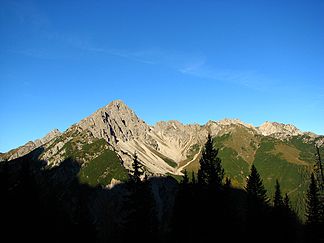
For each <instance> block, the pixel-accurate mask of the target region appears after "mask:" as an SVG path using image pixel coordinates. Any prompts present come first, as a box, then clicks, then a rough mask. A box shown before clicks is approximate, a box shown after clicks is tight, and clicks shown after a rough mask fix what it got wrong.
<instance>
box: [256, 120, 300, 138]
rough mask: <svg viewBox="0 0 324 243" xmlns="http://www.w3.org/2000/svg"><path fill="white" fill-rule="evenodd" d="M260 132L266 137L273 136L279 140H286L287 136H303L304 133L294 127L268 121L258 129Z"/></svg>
mask: <svg viewBox="0 0 324 243" xmlns="http://www.w3.org/2000/svg"><path fill="white" fill-rule="evenodd" d="M258 131H259V132H260V133H261V134H262V135H264V136H271V135H272V136H276V137H278V138H285V137H287V136H297V135H302V134H303V132H302V131H300V130H299V129H298V128H297V127H295V126H294V125H291V124H283V123H279V122H269V121H266V122H265V123H263V124H262V125H261V126H260V127H258Z"/></svg>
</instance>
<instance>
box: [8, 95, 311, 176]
mask: <svg viewBox="0 0 324 243" xmlns="http://www.w3.org/2000/svg"><path fill="white" fill-rule="evenodd" d="M239 130H241V131H245V132H243V133H244V134H246V135H245V136H248V137H252V136H260V135H261V136H272V137H274V138H276V139H281V140H284V139H289V138H290V137H292V136H299V135H304V134H305V135H307V134H308V133H303V132H301V131H300V130H299V129H297V128H296V127H295V126H293V125H290V124H282V123H278V122H269V121H267V122H265V123H264V124H262V125H261V126H260V127H254V126H252V125H250V124H247V123H244V122H242V121H241V120H239V119H229V118H225V119H223V120H220V121H212V120H210V121H208V122H207V123H206V124H205V125H199V124H183V123H181V122H179V121H176V120H170V121H160V122H157V123H156V124H155V125H154V126H150V125H148V124H147V123H145V122H144V121H143V120H141V119H140V118H139V117H138V116H137V115H136V113H135V112H134V111H133V110H132V109H131V108H129V107H128V106H127V105H126V104H125V103H124V102H123V101H122V100H114V101H112V102H110V103H109V104H107V105H106V106H104V107H102V108H99V109H98V110H97V111H95V112H94V113H93V114H91V115H89V116H88V117H86V118H84V119H82V120H81V121H80V122H78V123H77V124H74V125H73V126H71V127H70V128H69V129H67V130H66V131H65V132H64V133H63V134H61V132H59V131H58V130H54V131H52V132H50V133H49V134H48V135H46V136H45V137H44V138H42V139H39V140H36V141H34V142H29V143H27V144H26V145H24V146H22V147H20V148H18V149H16V150H14V151H13V152H12V153H10V156H9V157H8V155H6V156H7V157H8V158H9V159H14V158H17V157H20V156H23V155H25V154H27V153H29V152H30V151H32V150H33V149H35V148H37V147H40V146H43V145H45V144H48V145H46V146H45V152H44V154H43V155H42V159H44V160H48V161H50V163H53V164H57V163H60V161H61V160H62V158H64V156H66V154H67V153H68V152H67V151H68V150H67V149H68V148H69V146H67V145H66V144H67V143H71V141H73V143H74V144H75V148H74V147H73V149H77V150H82V146H81V143H80V142H78V141H79V140H80V139H82V144H85V143H86V144H91V143H93V141H95V140H98V139H99V140H104V141H105V142H106V145H107V146H108V147H109V148H110V149H112V150H114V151H115V152H116V153H118V155H119V156H120V158H121V159H122V160H123V162H124V166H125V167H126V168H130V165H131V162H132V158H133V155H134V153H135V152H136V153H137V155H138V158H139V160H140V161H141V162H142V163H143V164H144V165H145V167H146V168H147V169H148V170H149V171H150V172H152V173H156V174H166V173H172V174H181V169H182V168H183V167H184V166H186V165H188V164H190V163H191V162H192V161H194V160H195V159H197V156H198V155H199V153H200V151H201V148H202V145H203V144H204V142H205V141H206V138H207V135H208V133H209V134H211V135H212V136H214V137H217V136H223V135H225V134H235V133H237V131H239ZM241 133H242V132H241ZM243 133H242V134H243ZM309 137H311V138H310V139H315V138H316V135H313V136H309ZM56 138H59V139H56ZM240 139H241V138H240ZM49 142H50V143H49ZM242 156H243V157H244V156H245V157H246V158H247V156H248V154H246V152H244V151H243V152H242ZM2 157H3V156H2ZM245 157H244V158H245ZM251 158H252V157H251ZM248 160H249V159H248Z"/></svg>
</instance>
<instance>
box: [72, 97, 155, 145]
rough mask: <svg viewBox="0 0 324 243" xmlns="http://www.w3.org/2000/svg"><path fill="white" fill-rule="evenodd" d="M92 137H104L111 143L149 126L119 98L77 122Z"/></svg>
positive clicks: (139, 133)
mask: <svg viewBox="0 0 324 243" xmlns="http://www.w3.org/2000/svg"><path fill="white" fill-rule="evenodd" d="M77 125H78V126H79V127H81V128H82V129H84V130H89V131H90V132H91V133H92V134H93V136H94V137H96V138H104V139H105V140H106V141H108V142H109V143H110V144H112V145H116V144H117V143H118V142H120V141H123V142H126V141H128V140H132V139H134V138H137V137H139V136H141V135H143V134H144V133H146V132H147V131H149V130H150V127H149V126H148V125H147V124H146V123H145V122H144V121H143V120H141V119H139V118H138V117H137V115H136V114H135V113H134V112H133V111H132V110H131V109H130V108H129V107H128V106H127V105H126V104H125V103H124V102H123V101H121V100H115V101H112V102H111V103H109V104H108V105H106V106H104V107H103V108H100V109H98V110H97V111H96V112H94V113H93V114H92V115H90V116H88V117H86V118H84V119H83V120H81V121H80V122H79V123H78V124H77Z"/></svg>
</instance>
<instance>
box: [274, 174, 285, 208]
mask: <svg viewBox="0 0 324 243" xmlns="http://www.w3.org/2000/svg"><path fill="white" fill-rule="evenodd" d="M273 206H274V207H275V208H283V206H284V202H283V199H282V196H281V190H280V184H279V182H278V180H276V186H275V195H274V199H273Z"/></svg>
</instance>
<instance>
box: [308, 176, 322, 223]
mask: <svg viewBox="0 0 324 243" xmlns="http://www.w3.org/2000/svg"><path fill="white" fill-rule="evenodd" d="M306 223H307V224H308V225H318V224H319V223H320V200H319V189H318V187H317V184H316V180H315V177H314V174H313V173H312V174H311V178H310V184H309V187H308V191H307V199H306Z"/></svg>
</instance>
